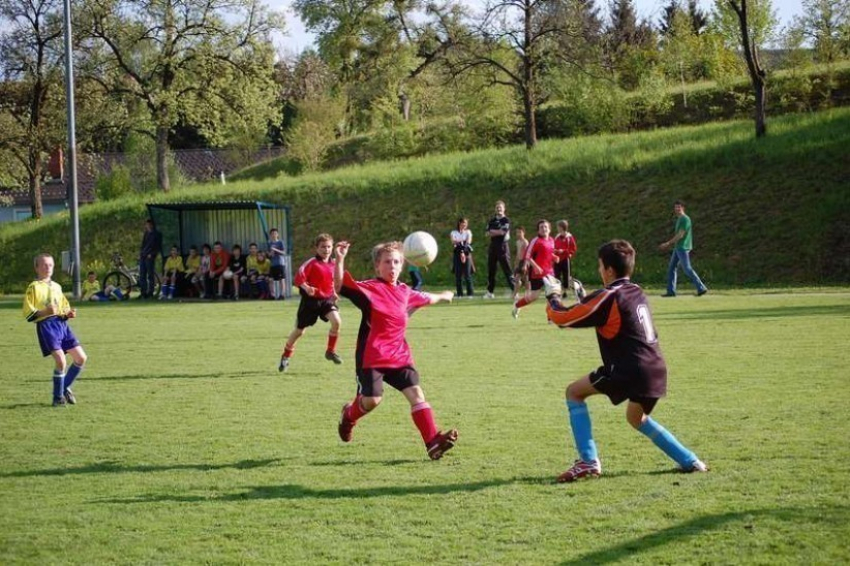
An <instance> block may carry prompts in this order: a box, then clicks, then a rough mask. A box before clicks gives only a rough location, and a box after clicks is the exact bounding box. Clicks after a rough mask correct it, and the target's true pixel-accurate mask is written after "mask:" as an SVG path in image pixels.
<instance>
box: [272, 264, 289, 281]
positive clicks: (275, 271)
mask: <svg viewBox="0 0 850 566" xmlns="http://www.w3.org/2000/svg"><path fill="white" fill-rule="evenodd" d="M269 275H270V276H271V278H272V279H274V280H275V281H280V280H281V279H286V269H285V268H284V266H282V265H273V266H271V269H269Z"/></svg>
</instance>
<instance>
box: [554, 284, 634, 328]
mask: <svg viewBox="0 0 850 566" xmlns="http://www.w3.org/2000/svg"><path fill="white" fill-rule="evenodd" d="M612 292H613V291H611V290H609V289H604V290H602V292H600V293H599V294H598V295H596V296H595V297H592V298H591V299H590V300H589V301H587V302H586V303H579V304H577V305H575V306H573V307H570V308H568V309H567V310H563V311H562V310H555V309H553V308H552V305H550V304H547V305H546V314H547V316H548V317H549V320H551V321H552V322H554V323H555V324H557V325H558V326H572V325H574V324H576V323H577V322H581V321H582V320H584V319H585V318H587V317H589V316H590V315H592V314H593V313H594V312H596V311H597V310H598V309H599V307H600V306H602V303H604V302H605V299H606V298H608V296H609V295H610V294H611V293H612ZM618 315H619V313H618Z"/></svg>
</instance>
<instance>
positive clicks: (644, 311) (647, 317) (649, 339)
mask: <svg viewBox="0 0 850 566" xmlns="http://www.w3.org/2000/svg"><path fill="white" fill-rule="evenodd" d="M637 316H638V320H639V321H640V324H641V326H643V333H644V335H645V336H646V343H647V344H654V343H655V342H656V340H657V337H656V336H655V328H654V326H653V324H652V315H651V314H649V307H648V306H646V305H639V306H638V308H637Z"/></svg>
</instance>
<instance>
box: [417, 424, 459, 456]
mask: <svg viewBox="0 0 850 566" xmlns="http://www.w3.org/2000/svg"><path fill="white" fill-rule="evenodd" d="M455 442H457V431H456V430H455V429H451V430H450V431H448V432H438V433H437V436H435V437H434V438H432V439H431V442H429V443H428V444H427V445H426V446H425V448H426V449H427V450H428V457H429V458H431V459H432V460H439V459H440V458H442V457H443V454H445V453H446V452H448V451H449V450H451V449H452V448H454V446H455Z"/></svg>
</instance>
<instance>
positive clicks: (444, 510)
mask: <svg viewBox="0 0 850 566" xmlns="http://www.w3.org/2000/svg"><path fill="white" fill-rule="evenodd" d="M656 295H657V293H656ZM652 304H653V308H654V310H655V322H656V326H657V327H658V330H659V333H660V337H661V343H662V347H663V349H664V352H665V355H666V357H667V360H668V363H669V365H670V369H671V371H670V375H671V377H670V387H669V395H668V397H667V398H666V399H665V400H664V401H662V402H661V403H660V404H659V406H658V408H657V409H656V411H655V413H654V416H655V418H656V419H657V420H658V421H659V422H661V423H663V424H665V425H666V426H667V427H668V428H669V429H671V430H672V431H673V432H674V433H675V434H676V435H677V436H678V437H679V438H680V439H681V440H682V441H683V442H685V443H686V444H687V445H689V446H690V447H691V448H693V449H694V450H695V451H697V453H698V454H699V455H700V456H701V457H702V458H703V459H704V460H706V461H707V462H709V464H710V465H711V466H712V471H711V472H710V473H709V474H702V475H682V474H678V473H675V472H673V468H674V465H673V464H672V462H670V461H668V460H667V459H666V457H665V456H664V455H663V454H662V453H661V452H659V451H658V450H657V449H656V448H655V447H654V446H652V444H651V443H650V442H649V441H647V440H646V439H644V438H643V437H642V436H640V435H639V434H638V433H636V432H634V431H633V430H631V429H630V428H629V427H628V425H627V424H626V423H625V420H624V416H623V415H624V410H623V408H622V407H616V408H615V407H612V406H610V404H609V403H608V402H607V401H606V400H605V399H602V398H596V399H593V400H591V401H590V408H591V414H592V416H593V418H594V428H595V434H596V439H597V442H598V444H599V446H600V454H601V457H602V459H603V465H604V468H605V475H604V476H603V478H602V479H600V480H596V481H586V482H582V483H578V484H574V485H557V484H555V483H553V479H554V477H555V476H556V475H557V474H558V473H560V472H561V471H563V470H564V469H565V468H566V466H567V465H568V463H570V462H571V461H572V459H573V457H574V456H573V454H574V450H573V448H572V441H571V439H570V440H568V437H567V435H568V432H569V431H568V427H567V421H566V411H565V408H564V406H563V390H564V386H565V385H566V383H567V382H568V381H569V380H572V379H573V378H575V377H578V376H579V375H581V374H583V373H584V372H586V371H587V370H590V369H592V368H595V367H596V366H597V365H598V363H599V361H598V353H597V348H596V342H595V338H594V336H593V332H592V331H578V330H570V331H567V330H559V329H557V328H555V327H552V326H549V325H547V324H545V319H544V315H543V306H542V304H540V303H538V304H534V305H532V306H530V307H529V308H527V309H526V310H525V311H524V312H523V314H522V316H521V317H520V319H519V320H518V321H514V320H513V319H512V318H511V317H510V312H509V309H510V307H509V304H508V303H507V302H506V301H497V302H486V303H485V302H483V301H481V300H478V301H456V302H455V303H454V304H452V305H439V306H435V307H432V308H430V309H425V310H423V311H421V312H419V313H417V314H416V315H415V316H414V317H413V319H412V320H411V328H410V331H409V333H408V338H409V341H410V342H411V345H412V348H413V350H414V355H415V357H416V360H417V365H418V367H419V370H420V372H421V374H422V376H423V386H424V389H425V392H426V394H427V396H428V398H429V401H430V402H431V403H432V405H433V406H434V408H435V411H436V414H437V419H438V422H439V423H440V424H441V425H442V426H454V427H457V428H458V429H459V430H460V433H461V437H460V441H459V443H458V446H457V448H456V449H455V450H454V451H452V452H450V453H449V454H448V455H447V456H446V457H445V458H444V459H443V460H441V461H439V462H431V461H429V460H428V459H427V457H426V455H425V452H424V449H423V447H422V444H421V441H420V439H419V437H418V433H417V431H416V429H415V428H414V426H413V424H412V422H411V421H410V418H409V415H408V411H409V410H408V408H407V404H406V402H405V401H404V399H403V397H402V396H401V395H399V394H397V393H395V392H393V391H390V392H388V394H387V396H386V400H385V402H384V404H383V405H382V406H381V407H380V408H379V409H378V411H377V412H376V413H373V414H371V415H369V416H368V417H366V418H365V419H364V420H363V421H361V423H360V424H359V425H358V427H357V428H356V429H355V438H354V441H353V442H352V443H351V444H350V445H345V444H343V443H342V442H340V441H339V439H338V438H337V433H336V422H337V418H338V414H339V409H340V406H341V405H342V404H343V402H345V401H347V400H349V399H350V398H351V396H352V394H353V391H354V380H353V364H352V359H351V358H352V354H353V342H354V340H355V336H356V330H357V325H358V324H359V313H358V312H357V311H356V310H355V309H354V308H353V307H352V306H350V305H348V304H346V305H343V311H342V312H343V320H344V324H345V325H346V326H344V328H343V332H342V337H341V353H344V354H345V358H346V359H345V364H344V365H342V366H334V365H332V364H330V363H329V362H327V361H325V360H324V359H323V356H322V352H323V347H324V340H325V332H326V328H327V326H320V327H318V328H316V329H314V330H313V331H312V332H309V333H308V334H307V335H306V336H305V337H304V339H303V340H302V341H301V342H300V343H299V344H298V350H297V352H296V356H295V357H294V358H293V364H292V366H291V369H290V372H289V373H287V374H279V373H278V372H277V369H276V367H277V358H278V355H279V347H280V344H281V341H282V339H283V337H284V336H285V334H286V333H288V331H289V330H290V327H291V325H292V323H293V321H294V316H295V307H296V304H295V303H294V302H287V303H285V304H280V303H278V304H274V303H269V302H264V303H256V302H241V303H206V304H200V303H194V304H190V303H180V304H162V303H155V304H153V303H147V304H142V303H132V304H109V305H96V304H95V305H83V306H82V307H81V308H80V316H79V318H78V319H77V320H76V321H74V322H73V327H74V329H75V332H76V333H77V335H78V336H79V337H80V339H81V340H82V342H83V344H84V346H85V348H86V350H87V352H88V354H89V358H90V359H89V364H88V366H87V368H86V371H85V372H84V374H83V376H82V377H81V380H80V381H79V382H78V384H77V385H76V386H75V390H76V393H77V397H78V404H77V405H76V406H71V407H67V408H55V409H54V408H51V407H50V406H49V401H50V377H49V376H50V372H51V363H50V362H49V361H48V360H46V359H41V358H40V354H39V352H38V348H37V343H36V340H35V335H34V328H33V326H32V325H30V324H27V323H25V322H24V321H23V319H22V317H21V316H20V303H19V299H17V298H6V299H3V300H2V301H0V332H2V335H3V336H4V339H3V341H2V343H0V352H2V356H3V360H4V361H3V364H2V369H0V375H2V379H0V422H2V425H0V428H2V435H3V441H2V443H0V510H2V513H0V563H3V564H22V563H28V564H47V563H78V564H94V563H134V564H140V563H157V564H175V563H211V564H213V563H214V564H236V563H270V564H271V563H293V564H296V563H300V564H303V563H317V562H322V563H358V564H362V563H387V562H395V563H428V562H431V563H473V564H554V563H564V564H587V563H595V564H608V563H629V564H631V563H643V564H677V563H703V564H708V563H726V564H729V563H748V564H751V563H762V564H799V563H818V564H837V563H846V562H847V561H848V560H850V550H848V546H847V540H848V536H850V493H848V491H847V478H848V477H849V476H848V474H850V446H848V442H847V439H848V437H850V419H848V418H847V417H848V408H847V400H848V396H847V390H846V387H847V385H846V378H847V362H848V359H850V355H848V353H847V350H846V347H847V339H848V328H850V325H848V323H850V291H848V290H847V289H843V290H841V289H838V290H836V289H833V290H830V291H827V292H793V293H790V292H789V293H772V294H755V293H743V292H729V293H725V294H723V293H712V294H710V295H708V296H706V297H703V298H700V299H697V298H695V297H689V296H682V297H679V298H677V299H675V300H663V299H660V298H652Z"/></svg>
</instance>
